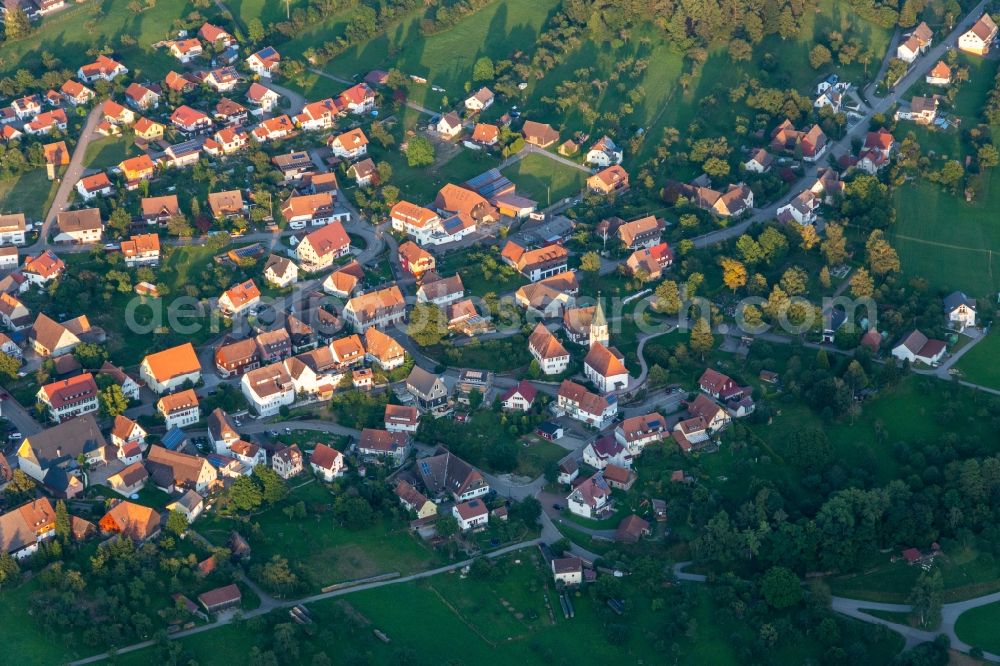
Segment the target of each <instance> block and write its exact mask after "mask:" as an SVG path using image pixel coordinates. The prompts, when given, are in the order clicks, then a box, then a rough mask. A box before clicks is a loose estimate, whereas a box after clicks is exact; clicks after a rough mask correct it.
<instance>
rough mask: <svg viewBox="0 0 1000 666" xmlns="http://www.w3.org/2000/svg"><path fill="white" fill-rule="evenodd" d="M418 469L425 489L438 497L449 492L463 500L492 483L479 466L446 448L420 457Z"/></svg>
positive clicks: (473, 495) (483, 492)
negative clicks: (474, 465)
mask: <svg viewBox="0 0 1000 666" xmlns="http://www.w3.org/2000/svg"><path fill="white" fill-rule="evenodd" d="M416 470H417V473H418V474H419V475H420V480H421V482H422V483H423V484H424V488H426V489H427V492H428V493H430V494H431V495H434V496H436V497H441V496H443V495H446V494H447V495H450V496H451V497H452V499H454V500H455V501H456V502H464V501H467V500H471V499H473V498H476V497H482V496H483V495H486V494H487V493H489V492H490V484H489V482H488V481H487V480H486V479H485V477H483V475H482V473H481V472H480V471H479V470H478V469H476V468H475V467H473V466H472V465H470V464H469V463H467V462H465V461H464V460H462V459H461V458H459V457H458V456H456V455H455V454H453V453H452V452H451V451H449V450H448V449H445V448H443V447H439V448H438V449H437V451H436V452H435V454H434V455H433V456H428V457H426V458H420V459H419V460H417V462H416Z"/></svg>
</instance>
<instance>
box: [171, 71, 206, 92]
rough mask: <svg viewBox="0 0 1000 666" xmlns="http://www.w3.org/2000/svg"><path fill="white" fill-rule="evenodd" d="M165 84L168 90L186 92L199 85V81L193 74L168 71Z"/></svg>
mask: <svg viewBox="0 0 1000 666" xmlns="http://www.w3.org/2000/svg"><path fill="white" fill-rule="evenodd" d="M163 85H165V86H166V87H167V90H171V91H173V92H175V93H179V94H186V93H189V92H192V91H194V90H195V89H196V88H197V87H198V81H197V80H196V79H195V77H194V76H192V75H191V74H186V73H178V72H167V75H166V76H165V77H164V78H163Z"/></svg>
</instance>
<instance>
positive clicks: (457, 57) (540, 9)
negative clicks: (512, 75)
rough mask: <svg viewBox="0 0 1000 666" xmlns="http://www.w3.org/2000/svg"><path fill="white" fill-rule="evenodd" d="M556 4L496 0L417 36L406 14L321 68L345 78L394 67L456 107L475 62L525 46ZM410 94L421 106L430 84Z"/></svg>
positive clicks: (415, 19) (415, 20)
mask: <svg viewBox="0 0 1000 666" xmlns="http://www.w3.org/2000/svg"><path fill="white" fill-rule="evenodd" d="M558 4H559V3H558V2H557V1H556V0H499V1H498V2H493V3H490V4H488V5H487V6H486V7H484V8H483V9H481V10H479V11H478V12H476V13H474V14H472V15H471V16H468V17H466V18H465V19H463V20H462V21H460V22H459V23H458V24H457V25H456V26H454V27H452V28H450V29H448V30H444V31H442V32H439V33H436V34H434V35H431V36H429V37H425V36H423V35H422V34H421V33H420V18H421V17H420V15H410V16H408V17H407V18H405V19H404V20H403V21H401V22H399V23H397V24H396V25H395V26H393V27H391V28H390V29H389V30H388V32H387V33H386V34H383V35H379V36H378V37H376V38H374V39H372V40H371V41H369V42H367V43H365V44H362V45H360V46H357V47H355V48H352V49H349V50H348V51H346V52H345V53H343V54H341V55H340V56H338V57H337V58H335V59H333V60H331V61H330V62H329V63H328V64H327V66H326V68H325V69H326V70H327V71H328V72H330V73H332V74H336V75H338V76H342V77H346V78H351V77H352V76H354V75H356V74H360V75H362V76H363V75H364V74H365V73H367V72H368V71H370V70H372V69H375V68H379V67H381V68H383V69H386V68H388V67H389V66H393V67H397V68H398V69H399V70H400V71H402V72H403V73H404V74H415V75H418V76H423V77H425V78H426V79H427V80H428V81H429V84H433V85H436V86H439V87H441V88H444V89H445V90H446V95H447V96H448V99H449V101H450V102H452V103H457V102H458V101H460V100H461V99H464V97H465V95H466V92H465V88H464V86H465V83H466V81H468V80H470V79H471V75H472V66H473V64H474V63H475V61H476V59H477V58H479V57H480V56H483V55H486V56H489V57H491V58H493V59H494V60H502V59H504V58H508V57H510V55H511V54H512V53H513V51H514V50H516V49H517V48H519V47H520V45H523V44H531V43H532V41H533V40H534V38H535V36H536V35H537V34H538V31H539V29H540V28H541V26H542V24H543V23H544V22H545V20H546V18H548V16H549V14H550V13H551V12H552V10H553V9H554V8H555V7H556V6H557V5H558ZM411 94H412V97H413V99H414V100H415V101H417V102H421V103H423V102H424V101H425V100H426V98H427V97H428V96H430V95H433V93H432V91H431V89H430V85H426V86H420V87H416V88H414V89H413V90H412V91H411Z"/></svg>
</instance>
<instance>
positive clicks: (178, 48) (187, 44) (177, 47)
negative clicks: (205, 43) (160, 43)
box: [168, 37, 205, 64]
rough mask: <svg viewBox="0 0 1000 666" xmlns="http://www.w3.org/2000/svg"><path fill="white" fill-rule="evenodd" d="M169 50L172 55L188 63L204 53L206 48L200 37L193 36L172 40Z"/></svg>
mask: <svg viewBox="0 0 1000 666" xmlns="http://www.w3.org/2000/svg"><path fill="white" fill-rule="evenodd" d="M168 51H170V55H172V56H173V57H175V58H177V59H178V60H180V61H181V62H182V63H185V64H187V63H189V62H191V61H192V60H194V59H195V58H197V57H198V56H200V55H201V54H202V53H204V52H205V49H204V48H203V47H202V45H201V42H200V41H199V40H198V39H196V38H194V37H191V38H188V39H178V40H175V41H172V42H170V46H169V48H168Z"/></svg>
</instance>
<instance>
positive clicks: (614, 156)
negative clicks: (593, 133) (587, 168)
mask: <svg viewBox="0 0 1000 666" xmlns="http://www.w3.org/2000/svg"><path fill="white" fill-rule="evenodd" d="M622 157H623V153H622V149H621V148H620V147H619V146H618V144H616V143H615V142H614V141H612V140H611V137H609V136H607V135H604V136H602V137H601V138H600V139H598V140H597V142H596V143H595V144H594V145H593V146H591V147H590V150H589V151H587V157H586V158H585V161H586V162H587V164H590V165H592V166H595V167H599V168H602V169H603V168H606V167H609V166H611V165H612V164H621V163H622Z"/></svg>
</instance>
